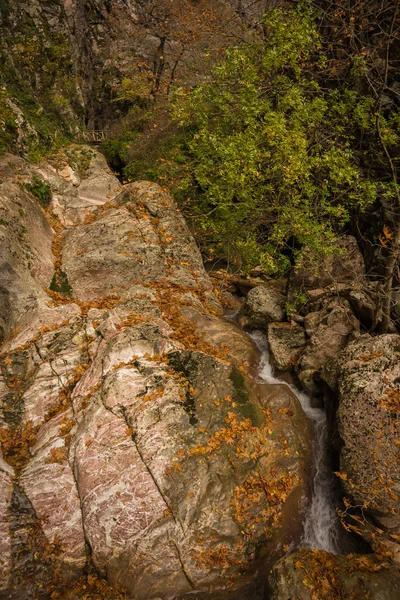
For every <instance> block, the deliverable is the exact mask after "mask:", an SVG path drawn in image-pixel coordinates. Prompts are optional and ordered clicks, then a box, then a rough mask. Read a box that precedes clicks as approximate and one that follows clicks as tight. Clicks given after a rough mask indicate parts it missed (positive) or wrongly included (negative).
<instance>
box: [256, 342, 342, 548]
mask: <svg viewBox="0 0 400 600" xmlns="http://www.w3.org/2000/svg"><path fill="white" fill-rule="evenodd" d="M250 337H251V339H252V340H253V341H254V342H255V343H256V345H257V347H258V349H259V350H260V352H261V360H260V366H259V373H258V375H259V377H260V379H261V381H262V382H264V383H269V384H279V385H282V384H283V385H287V386H288V387H289V388H290V389H291V390H292V392H293V393H294V394H295V395H296V396H297V398H298V399H299V401H300V404H301V406H302V408H303V410H304V413H305V414H306V416H307V417H308V419H309V420H310V421H311V423H312V426H313V429H314V440H313V460H314V470H315V472H314V479H313V483H312V491H311V500H310V504H309V506H308V507H307V512H306V515H305V520H304V532H303V538H302V540H301V544H300V545H301V547H305V548H318V549H319V550H326V551H328V552H332V553H333V554H336V553H337V552H338V551H339V545H338V530H339V522H338V517H337V515H336V510H335V505H334V491H333V489H334V475H333V473H332V472H331V470H330V468H329V464H328V457H327V421H326V415H325V411H324V410H323V409H321V408H313V407H312V406H311V402H310V398H309V397H308V396H307V394H305V393H304V392H300V391H299V390H298V389H296V388H295V387H294V386H293V385H289V384H286V383H285V382H283V381H281V380H280V379H277V378H276V377H274V375H273V370H272V366H271V364H270V361H269V353H268V343H267V339H266V336H265V334H264V333H262V332H261V331H254V332H253V333H251V334H250Z"/></svg>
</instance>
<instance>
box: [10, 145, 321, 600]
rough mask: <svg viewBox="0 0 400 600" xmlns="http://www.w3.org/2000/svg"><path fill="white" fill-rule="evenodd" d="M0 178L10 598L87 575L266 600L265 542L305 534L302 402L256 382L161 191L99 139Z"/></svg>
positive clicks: (171, 590) (150, 587)
mask: <svg viewBox="0 0 400 600" xmlns="http://www.w3.org/2000/svg"><path fill="white" fill-rule="evenodd" d="M71 157H72V158H71ZM0 173H1V176H0V179H1V181H2V183H1V185H0V211H1V212H0V218H1V221H0V223H1V226H0V232H1V236H2V250H1V252H2V257H1V258H2V260H1V266H0V299H1V303H0V319H1V323H2V328H3V329H2V331H3V338H4V340H3V344H2V347H1V376H0V441H1V448H2V456H0V598H9V597H12V598H13V599H16V600H18V599H24V600H28V599H31V598H32V599H34V598H35V599H36V598H50V594H51V591H52V590H53V589H54V587H52V586H54V581H55V580H57V582H60V581H61V582H64V583H65V582H68V581H73V580H76V579H78V578H79V577H80V576H81V575H82V574H84V573H86V574H87V573H96V574H97V575H98V576H99V577H101V578H105V579H106V580H107V582H108V583H109V584H110V585H118V586H120V587H121V588H122V589H123V590H125V591H126V592H127V594H128V597H129V598H132V599H135V600H145V599H146V598H154V597H160V598H167V597H171V596H172V595H173V596H174V597H183V596H185V595H186V594H190V597H192V594H194V595H195V597H196V594H198V595H199V596H198V597H199V598H200V597H201V598H203V597H205V596H204V594H210V595H209V597H210V598H211V597H212V598H217V597H221V598H223V597H226V598H235V597H238V594H239V595H240V598H243V599H244V598H247V597H250V596H248V595H246V594H247V593H250V592H247V591H246V590H250V588H251V589H252V590H253V592H254V587H251V586H250V584H249V581H250V578H251V577H250V576H251V574H252V573H253V572H254V571H255V568H256V556H257V554H258V552H259V550H260V549H262V552H263V555H264V557H265V556H268V555H269V554H270V555H272V554H273V555H274V556H275V557H279V556H281V555H283V553H284V551H283V547H284V546H285V547H286V545H287V546H289V545H290V544H291V543H293V542H296V541H298V536H299V533H300V530H301V527H300V516H299V515H300V513H301V507H302V506H303V503H304V501H305V498H306V493H307V490H306V488H307V480H306V476H307V473H306V467H307V466H308V461H309V453H310V449H309V439H308V433H307V431H308V427H307V424H306V421H305V417H304V415H303V413H302V411H301V409H300V406H299V404H298V401H297V399H296V398H295V396H294V395H292V394H291V392H290V391H289V390H288V388H286V387H284V386H282V388H281V387H280V386H273V387H271V386H267V385H260V384H257V383H256V382H254V380H253V379H252V378H251V376H250V375H249V373H251V372H252V369H254V360H255V358H256V355H255V350H254V348H253V346H252V344H251V343H250V341H249V339H248V338H247V337H246V336H245V335H244V334H243V333H242V332H241V331H240V330H238V329H237V328H236V327H235V326H234V325H233V324H231V323H229V322H227V321H224V320H223V319H222V318H221V314H222V309H221V306H220V303H219V301H218V299H217V297H216V295H215V293H214V291H213V288H212V284H211V283H210V280H209V278H208V276H207V274H206V273H205V271H204V269H203V265H202V261H201V256H200V253H199V251H198V249H197V247H196V244H195V242H194V240H193V238H192V236H191V234H190V233H189V231H188V229H187V226H186V224H185V222H184V220H183V218H182V216H181V215H180V213H179V211H178V210H177V208H176V207H175V205H174V202H173V200H172V198H171V197H170V196H169V195H168V193H166V192H165V191H164V190H163V189H162V188H160V187H159V186H157V185H155V184H150V183H148V182H139V183H135V184H130V185H128V186H123V187H121V186H120V184H119V182H118V180H117V179H116V178H115V177H114V176H113V175H112V173H111V172H110V171H109V169H108V167H107V165H106V164H105V162H104V159H103V158H102V157H101V155H99V154H98V153H96V152H94V151H93V150H91V149H89V148H85V147H75V148H72V149H70V150H69V156H68V158H65V156H64V157H58V159H57V160H53V161H52V163H51V164H50V163H48V162H42V163H40V165H39V166H37V167H32V166H29V165H28V164H27V163H25V162H24V161H22V160H21V159H18V158H15V157H10V156H8V157H5V158H4V159H2V162H1V163H0ZM34 173H35V174H36V175H37V176H38V177H40V178H41V179H42V180H43V181H45V182H47V184H48V185H49V186H50V189H51V192H52V200H51V203H50V204H49V205H48V206H45V207H43V206H40V202H39V201H38V198H36V197H35V196H34V194H32V192H30V191H29V189H28V188H27V187H26V184H27V183H28V184H29V183H30V182H31V181H32V175H33V174H34ZM50 288H51V289H50ZM21 557H22V558H21ZM18 561H19V562H18ZM16 565H19V566H18V569H17V570H16V568H15V566H16ZM17 571H18V573H17ZM64 583H63V585H64ZM261 583H262V582H260V585H261ZM58 585H59V586H60V583H58ZM58 589H59V588H58ZM10 590H12V595H10V594H11V591H10ZM238 590H241V591H240V592H238ZM253 592H252V593H253ZM252 597H253V598H254V597H255V596H254V595H253V596H252Z"/></svg>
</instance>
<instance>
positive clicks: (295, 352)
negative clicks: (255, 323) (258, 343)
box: [267, 323, 306, 371]
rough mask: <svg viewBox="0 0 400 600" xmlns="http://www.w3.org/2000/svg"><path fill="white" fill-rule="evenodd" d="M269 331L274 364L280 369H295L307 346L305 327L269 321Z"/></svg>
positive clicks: (269, 343) (269, 344)
mask: <svg viewBox="0 0 400 600" xmlns="http://www.w3.org/2000/svg"><path fill="white" fill-rule="evenodd" d="M267 333H268V347H269V351H270V354H271V359H272V362H273V365H274V366H275V367H276V368H277V369H278V370H279V371H290V370H292V369H294V367H295V366H296V364H297V362H298V360H299V358H300V356H301V355H302V353H303V352H304V350H305V347H306V334H305V331H304V328H303V327H300V326H299V325H296V324H294V323H268V328H267Z"/></svg>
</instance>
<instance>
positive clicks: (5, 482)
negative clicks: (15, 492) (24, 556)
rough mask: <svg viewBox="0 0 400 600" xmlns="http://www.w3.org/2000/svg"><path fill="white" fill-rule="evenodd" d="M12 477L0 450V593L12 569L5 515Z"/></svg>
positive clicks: (7, 525) (10, 492)
mask: <svg viewBox="0 0 400 600" xmlns="http://www.w3.org/2000/svg"><path fill="white" fill-rule="evenodd" d="M13 475H14V471H13V469H12V468H11V467H10V466H9V465H8V464H7V463H6V462H5V461H4V460H3V458H2V456H1V450H0V593H1V592H4V591H5V590H6V589H7V588H8V585H9V582H10V575H11V569H12V556H11V536H10V531H9V523H8V519H7V513H8V508H9V505H10V502H11V495H12V487H13V482H12V478H13Z"/></svg>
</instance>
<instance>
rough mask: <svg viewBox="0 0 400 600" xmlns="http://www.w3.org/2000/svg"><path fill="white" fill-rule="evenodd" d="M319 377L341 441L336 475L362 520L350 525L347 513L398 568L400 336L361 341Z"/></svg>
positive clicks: (355, 343)
mask: <svg viewBox="0 0 400 600" xmlns="http://www.w3.org/2000/svg"><path fill="white" fill-rule="evenodd" d="M323 378H324V380H325V382H326V383H327V385H328V386H329V388H330V390H331V395H330V396H329V395H327V403H328V408H330V411H331V413H332V419H333V418H336V427H337V433H338V436H339V444H338V448H339V452H340V474H339V476H340V477H341V480H342V484H343V487H344V489H345V493H346V495H347V497H348V499H349V502H350V504H351V505H352V506H362V507H363V515H364V516H365V518H363V519H361V521H356V520H352V519H351V517H350V515H351V514H353V511H352V510H351V508H349V510H348V513H349V515H348V517H349V523H350V525H352V526H355V527H356V528H357V529H358V532H359V534H361V535H363V536H364V537H365V538H366V539H367V541H368V542H369V543H370V544H371V545H372V546H373V547H374V548H377V547H380V549H381V550H384V549H386V551H387V553H388V554H387V555H388V556H389V555H391V556H392V558H393V560H394V561H395V562H396V563H397V564H400V547H399V540H400V517H399V499H400V469H399V456H400V453H399V437H400V420H399V413H400V403H399V398H400V386H399V383H400V336H399V335H395V334H387V335H381V336H377V337H371V336H369V335H364V336H362V337H360V338H359V339H358V340H356V341H354V342H352V343H351V344H349V345H348V346H347V348H346V349H345V350H343V352H342V353H341V354H340V355H339V357H338V358H337V360H334V361H331V362H330V363H328V364H327V365H326V367H325V369H324V371H323ZM332 392H333V394H332ZM331 398H337V400H336V403H335V405H334V406H329V404H330V403H331ZM356 514H357V512H356Z"/></svg>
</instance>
